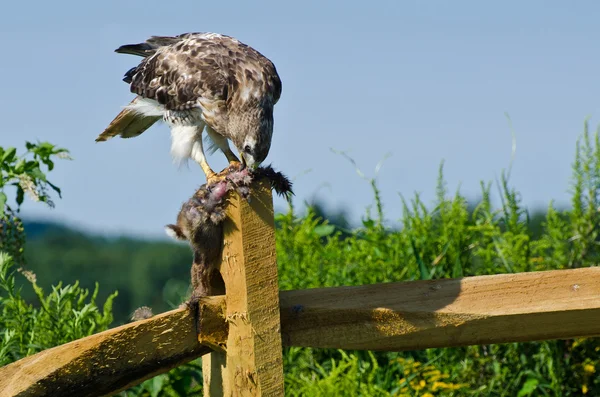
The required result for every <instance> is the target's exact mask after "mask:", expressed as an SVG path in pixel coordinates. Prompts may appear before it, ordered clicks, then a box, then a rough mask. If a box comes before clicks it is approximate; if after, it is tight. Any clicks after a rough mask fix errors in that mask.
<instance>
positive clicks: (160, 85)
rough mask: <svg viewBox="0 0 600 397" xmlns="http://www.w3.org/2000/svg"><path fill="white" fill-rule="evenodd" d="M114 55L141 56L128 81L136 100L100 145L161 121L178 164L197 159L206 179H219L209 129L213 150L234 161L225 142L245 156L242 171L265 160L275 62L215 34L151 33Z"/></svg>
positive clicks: (277, 89) (276, 90) (275, 92)
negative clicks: (208, 151) (207, 150)
mask: <svg viewBox="0 0 600 397" xmlns="http://www.w3.org/2000/svg"><path fill="white" fill-rule="evenodd" d="M115 52H118V53H123V54H133V55H139V56H142V57H144V59H143V60H142V61H141V62H140V64H139V65H138V66H136V67H134V68H132V69H131V70H129V71H128V72H127V73H126V74H125V77H124V78H123V80H124V81H125V82H126V83H129V84H130V90H131V92H133V93H135V94H137V96H136V97H135V98H134V99H133V101H132V102H131V103H130V104H129V105H128V106H126V107H125V108H124V109H123V111H122V112H121V113H119V115H118V116H117V117H116V118H115V119H114V120H113V121H112V122H111V123H110V125H109V126H108V128H106V130H105V131H104V132H103V133H102V134H100V135H99V136H98V138H97V139H96V141H97V142H101V141H106V140H108V139H109V138H112V137H114V136H117V135H118V136H121V137H122V138H131V137H135V136H138V135H140V134H141V133H143V132H144V131H145V130H147V129H148V128H149V127H150V126H152V124H154V123H155V122H157V121H159V120H161V119H162V120H164V121H165V122H166V123H167V124H168V125H169V127H170V129H171V154H172V156H173V157H174V159H176V160H179V161H183V160H187V159H188V158H192V159H193V160H195V161H196V162H198V163H199V164H200V166H201V167H202V169H203V170H204V173H205V174H206V176H207V179H208V180H211V179H214V178H216V174H215V172H214V171H213V170H212V169H211V168H210V166H209V165H208V163H207V162H206V158H205V155H204V148H203V145H202V132H203V131H204V130H205V129H206V132H207V134H208V137H209V138H210V140H212V143H214V147H213V148H214V150H216V148H219V149H221V150H222V151H223V153H224V154H225V156H226V157H227V159H228V160H229V162H230V163H234V162H238V161H239V159H238V158H237V157H236V155H235V154H234V153H233V152H232V151H231V149H230V148H229V143H228V139H230V140H231V141H232V142H233V144H234V145H235V147H236V148H237V149H238V151H239V152H240V155H241V157H242V164H243V166H245V165H248V166H249V167H251V168H255V167H257V166H258V165H260V163H261V162H263V161H264V159H265V157H267V154H268V153H269V148H270V146H271V137H272V134H273V107H274V105H275V104H276V103H277V101H278V100H279V97H280V95H281V80H280V79H279V75H278V74H277V70H276V69H275V65H273V63H272V62H271V61H270V60H269V59H267V58H266V57H264V56H263V55H262V54H261V53H259V52H258V51H256V50H255V49H253V48H251V47H249V46H248V45H246V44H244V43H241V42H240V41H238V40H237V39H235V38H233V37H229V36H225V35H221V34H216V33H186V34H182V35H179V36H174V37H166V36H152V37H151V38H149V39H148V40H146V42H144V43H140V44H128V45H124V46H121V47H119V48H117V49H116V50H115ZM214 150H213V151H214Z"/></svg>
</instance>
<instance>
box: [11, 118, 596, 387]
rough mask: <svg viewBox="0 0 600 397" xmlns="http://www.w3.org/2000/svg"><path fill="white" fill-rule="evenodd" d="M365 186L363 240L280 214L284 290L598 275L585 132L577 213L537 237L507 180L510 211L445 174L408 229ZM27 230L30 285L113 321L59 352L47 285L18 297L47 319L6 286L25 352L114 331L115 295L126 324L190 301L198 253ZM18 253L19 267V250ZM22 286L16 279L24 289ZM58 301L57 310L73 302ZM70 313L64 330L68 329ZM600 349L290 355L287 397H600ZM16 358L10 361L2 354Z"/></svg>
mask: <svg viewBox="0 0 600 397" xmlns="http://www.w3.org/2000/svg"><path fill="white" fill-rule="evenodd" d="M3 178H4V174H3ZM367 186H370V187H371V188H372V189H373V193H374V198H375V200H374V206H373V208H370V209H368V210H367V212H366V214H365V215H364V217H363V220H362V224H361V225H360V227H357V228H354V229H352V230H349V228H348V226H347V225H343V222H342V221H340V222H339V223H338V222H336V224H333V223H330V222H329V221H327V219H325V218H324V217H322V216H320V215H319V214H322V212H321V211H319V210H318V209H313V208H309V210H308V212H307V214H306V215H303V216H299V215H298V214H297V211H295V209H294V207H293V206H290V208H289V211H288V212H286V213H283V214H278V215H277V217H276V221H277V226H278V230H277V255H278V265H279V272H280V273H279V274H280V286H281V288H282V289H300V288H311V287H320V286H336V285H360V284H369V283H378V282H388V281H402V280H418V279H432V278H449V277H462V276H472V275H481V274H496V273H509V272H525V271H533V270H549V269H563V268H577V267H584V266H593V265H595V264H596V263H597V262H598V260H599V255H600V245H599V244H598V242H599V239H598V237H599V236H598V232H599V222H598V221H599V217H600V213H599V212H598V208H600V136H599V135H598V134H597V133H596V134H590V133H589V132H588V126H587V123H586V124H585V130H584V133H583V134H582V137H581V139H580V140H579V142H578V143H577V146H576V153H575V161H574V163H573V180H572V186H571V190H572V202H571V207H570V209H568V210H558V209H556V208H555V207H554V206H553V205H552V203H550V205H549V206H548V209H547V212H546V214H545V216H544V218H543V220H542V222H541V223H540V224H539V225H538V224H537V223H536V224H535V225H534V224H533V222H532V217H530V216H529V213H528V211H527V210H526V209H525V208H524V207H523V206H522V204H521V201H520V196H519V194H518V192H516V191H515V190H514V189H513V188H512V187H511V185H510V181H509V177H508V173H504V174H503V175H502V177H501V178H500V181H499V182H498V184H497V187H498V189H497V191H498V193H499V197H498V198H499V199H500V200H499V201H500V203H501V204H500V206H499V207H498V208H495V207H494V206H493V205H492V200H491V196H492V194H493V192H496V189H495V188H494V186H496V185H492V184H490V183H482V184H481V200H480V201H479V202H478V203H468V202H467V200H466V199H465V198H464V197H463V196H462V195H461V194H460V192H459V191H457V192H455V193H453V194H450V193H449V192H448V190H447V188H446V185H445V182H444V178H443V169H442V167H440V173H439V178H438V182H437V188H436V189H437V190H436V192H437V199H436V202H435V203H434V204H433V205H432V206H429V205H427V204H426V203H423V201H422V200H421V199H420V198H419V196H418V195H415V196H414V197H412V198H410V199H404V198H401V199H399V205H403V208H404V214H403V217H402V219H401V228H399V229H392V228H390V227H388V226H387V225H386V222H385V221H384V214H385V208H383V207H382V205H381V200H380V199H379V189H380V187H379V186H378V184H377V181H376V180H375V179H372V180H369V185H366V187H367ZM3 219H4V223H3V225H4V226H6V225H7V224H12V225H16V226H15V227H16V228H17V229H19V230H22V227H21V226H19V223H18V222H15V218H14V213H12V215H10V216H9V217H8V218H7V217H5V218H3ZM25 230H26V231H27V233H28V242H27V245H26V251H25V259H26V262H27V268H28V269H29V271H31V272H32V273H26V274H25V275H26V276H28V277H29V279H30V280H31V279H32V277H33V273H35V275H36V276H37V279H38V282H39V283H40V285H41V286H43V287H44V288H48V287H49V286H50V285H52V284H56V283H58V282H59V281H63V282H66V283H71V284H72V283H75V282H76V280H80V283H81V286H82V287H83V288H88V289H92V288H93V287H94V285H95V283H96V282H99V283H100V285H101V286H102V289H101V290H100V293H99V294H98V298H99V299H101V300H103V299H108V302H107V305H105V310H104V311H102V310H99V309H98V308H97V307H96V306H95V304H94V299H92V300H91V302H90V303H89V304H88V305H89V307H90V308H91V312H92V313H93V316H89V317H86V318H87V319H88V320H87V322H86V323H85V324H86V325H85V326H81V329H79V328H77V327H78V325H76V326H75V328H73V330H72V331H70V332H69V333H68V336H67V337H65V339H63V340H61V341H58V340H53V339H52V337H51V336H47V335H46V334H48V335H50V331H49V330H48V329H49V328H53V327H54V325H55V324H54V323H52V322H53V321H58V319H57V318H56V316H55V315H51V314H50V313H52V312H51V310H54V309H48V308H47V306H48V305H46V306H44V305H43V304H41V303H37V302H40V301H42V300H43V299H42V297H40V294H39V293H36V291H37V289H36V285H37V284H33V288H31V286H32V285H31V283H29V282H27V281H26V280H25V281H23V280H22V283H21V284H20V285H23V287H24V288H23V291H22V296H24V297H26V298H27V300H30V299H31V301H32V302H35V307H37V306H39V307H38V308H33V307H31V306H27V304H26V303H24V301H23V300H22V298H20V296H17V297H16V298H15V295H14V294H13V295H11V293H7V292H5V291H7V290H10V291H15V288H16V287H12V286H11V283H12V281H10V282H8V283H6V282H4V281H2V282H3V283H4V284H2V283H0V287H2V288H3V289H2V291H0V310H2V311H3V317H2V320H0V324H1V327H2V328H1V329H0V332H1V334H0V335H7V334H9V333H12V334H13V336H11V338H15V337H17V338H21V339H23V338H25V336H27V337H28V338H29V337H30V336H31V335H33V336H31V338H30V339H28V340H27V341H26V342H23V343H22V344H21V345H22V346H27V345H28V344H29V345H36V344H37V345H40V346H43V347H48V346H49V345H50V344H51V343H62V341H65V340H66V339H67V338H76V337H79V336H81V335H85V334H87V333H89V332H96V331H98V330H100V329H104V328H105V327H106V325H107V322H106V321H108V318H109V316H110V304H111V302H112V298H113V295H110V291H113V290H115V289H116V290H118V291H119V296H118V297H117V298H116V299H115V300H114V309H115V311H114V314H115V318H116V319H117V321H116V322H117V323H122V322H125V321H127V316H128V314H129V313H130V312H131V311H132V310H133V309H134V308H135V307H137V306H140V305H149V306H152V307H153V309H154V310H155V312H160V311H163V310H166V309H169V308H171V307H173V306H176V305H177V304H179V303H180V302H181V300H182V299H183V297H184V296H185V294H186V293H187V288H188V281H189V263H190V258H191V253H190V251H189V249H188V248H187V247H186V246H183V245H177V244H171V243H166V242H149V241H140V240H134V239H126V238H115V239H106V238H99V237H93V236H88V235H85V234H83V233H79V232H76V231H73V230H69V229H66V228H63V227H60V226H54V225H41V224H26V225H25ZM17 246H19V247H20V245H19V242H17ZM2 250H5V251H7V248H6V247H2ZM17 251H18V250H17ZM8 252H9V254H10V255H13V256H14V255H15V250H14V249H13V250H12V251H10V250H8ZM17 254H18V252H17ZM1 258H3V259H2V260H3V261H4V262H0V263H8V264H10V263H11V261H10V260H8V259H6V258H7V256H3V257H1ZM2 266H4V267H3V268H2V269H4V268H6V269H8V270H2V271H3V273H2V274H11V273H10V272H11V271H10V268H9V267H8V266H9V265H2ZM23 273H24V272H23V271H21V272H17V273H14V272H13V273H12V274H14V275H15V276H17V277H21V275H23ZM0 276H1V274H0ZM2 277H4V278H3V280H4V279H10V277H8V276H2ZM21 278H22V279H25V278H24V277H21ZM4 285H8V286H9V287H6V286H4ZM65 288H67V287H65ZM76 290H77V291H79V292H74V293H73V294H71V295H68V294H66V296H67V297H66V298H64V299H66V300H67V301H69V302H71V303H70V304H71V305H72V306H71V308H72V310H71V309H69V310H71V313H73V314H72V316H73V317H75V316H76V315H77V314H76V313H78V312H81V311H83V309H81V307H82V306H76V303H77V302H79V300H81V299H85V298H81V291H82V290H80V289H76ZM28 294H29V295H28ZM53 294H54V293H53ZM53 294H51V295H49V296H50V297H51V296H54V295H53ZM77 294H79V295H77ZM55 295H56V298H47V299H50V301H52V300H53V299H54V300H56V301H58V300H61V299H63V298H61V299H59V298H58V297H59V294H58V293H57V294H55ZM94 295H95V294H94ZM94 297H95V296H94ZM36 299H37V301H36ZM15 301H19V302H23V303H21V304H22V305H23V306H26V307H29V309H28V310H30V312H31V313H32V314H29V315H28V316H29V317H30V318H34V319H35V318H37V317H39V316H42V315H44V316H46V320H44V321H46V323H45V324H46V325H45V330H44V329H41V328H38V329H37V330H36V331H35V332H31V329H32V328H27V327H22V326H20V325H14V324H13V323H11V322H7V321H5V320H4V319H5V317H6V318H13V320H14V319H16V318H17V316H15V315H12V317H10V316H11V315H10V314H7V313H10V312H11V310H13V309H11V307H12V306H14V303H13V302H15ZM11 305H12V306H11ZM88 311H89V309H88ZM13 312H14V311H13ZM43 313H48V314H47V315H46V314H43ZM62 313H63V316H59V317H64V319H63V320H62V321H65V322H67V323H68V322H69V321H71V320H70V319H69V318H68V317H69V316H67V315H66V314H65V313H66V312H62ZM40 318H41V317H40ZM13 322H14V321H13ZM35 322H36V320H33V323H35ZM92 322H93V323H95V324H96V326H95V327H96V328H95V329H92V328H93V327H92V326H91V323H92ZM73 324H79V323H77V322H75V321H73ZM113 325H114V324H113ZM19 327H20V328H19ZM13 330H14V331H13ZM4 339H6V337H4ZM38 339H39V340H41V342H39V341H38ZM599 342H600V340H598V339H594V338H581V339H575V340H566V341H549V342H540V343H510V344H501V345H486V346H472V347H464V348H451V349H450V348H448V349H428V350H425V351H414V352H403V353H381V352H364V351H339V350H329V349H301V348H287V349H285V354H284V365H285V382H286V390H287V393H288V395H290V396H349V395H357V396H358V395H360V396H519V397H523V396H563V395H564V396H579V395H590V396H594V395H600V379H598V378H597V377H596V376H595V372H596V371H597V368H598V366H599V365H600V343H599ZM19 343H21V342H19ZM7 346H9V347H7ZM11 346H14V345H9V344H7V343H6V341H5V340H4V341H0V360H1V359H3V357H8V358H6V359H4V361H3V362H4V363H6V362H8V361H11V360H14V359H17V358H19V357H21V356H23V355H26V354H31V353H34V352H35V351H39V350H32V351H27V350H23V349H22V348H19V349H17V348H15V347H11ZM5 350H10V351H11V354H8V355H7V354H4V355H3V353H2V352H4V351H5ZM14 352H17V353H14ZM199 371H200V369H199V365H198V362H197V361H196V362H194V363H191V364H190V365H187V366H182V367H180V368H177V369H175V370H173V371H171V372H170V373H169V374H165V375H162V376H160V377H156V378H154V379H151V380H149V381H146V382H144V383H143V384H142V385H140V386H138V387H135V388H133V389H131V390H129V391H127V392H124V393H122V395H127V396H179V395H190V396H193V395H198V396H199V395H201V385H200V384H201V376H200V374H199Z"/></svg>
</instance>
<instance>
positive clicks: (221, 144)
mask: <svg viewBox="0 0 600 397" xmlns="http://www.w3.org/2000/svg"><path fill="white" fill-rule="evenodd" d="M206 133H207V134H208V136H209V137H210V139H211V140H212V141H213V142H214V143H215V145H217V147H218V148H219V149H221V151H222V152H223V154H225V157H227V161H229V165H235V166H239V164H240V159H238V158H237V156H236V155H235V154H233V152H232V151H231V149H230V148H229V142H228V141H227V138H225V137H224V136H223V135H221V134H219V133H218V132H216V131H215V130H213V129H212V128H210V127H209V126H206Z"/></svg>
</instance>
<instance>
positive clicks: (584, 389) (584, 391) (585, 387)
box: [581, 385, 588, 394]
mask: <svg viewBox="0 0 600 397" xmlns="http://www.w3.org/2000/svg"><path fill="white" fill-rule="evenodd" d="M581 392H582V393H583V394H587V392H588V387H587V385H583V386H581Z"/></svg>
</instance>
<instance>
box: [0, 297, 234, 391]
mask: <svg viewBox="0 0 600 397" xmlns="http://www.w3.org/2000/svg"><path fill="white" fill-rule="evenodd" d="M224 303H225V299H224V297H207V298H203V299H202V300H201V304H200V307H201V309H200V313H199V316H198V318H199V320H200V321H201V322H202V328H201V329H202V330H203V332H206V333H207V334H210V335H213V338H212V339H211V340H212V341H213V343H216V344H218V343H219V341H217V340H215V335H217V336H218V335H226V333H227V324H226V323H225V322H224V320H223V319H224ZM194 317H195V316H194V315H192V313H191V312H190V311H189V310H188V309H185V308H184V309H177V310H172V311H170V312H167V313H163V314H160V315H157V316H154V317H151V318H149V319H146V320H141V321H136V322H134V323H130V324H126V325H123V326H120V327H117V328H113V329H110V330H107V331H104V332H100V333H98V334H95V335H91V336H88V337H86V338H82V339H79V340H76V341H73V342H70V343H66V344H64V345H61V346H57V347H54V348H52V349H48V350H44V351H42V352H40V353H38V354H35V355H33V356H29V357H26V358H24V359H21V360H19V361H17V362H14V363H12V364H9V365H6V366H4V367H1V368H0V396H61V397H70V396H73V397H75V396H77V397H80V396H103V395H112V394H114V393H117V392H118V391H121V390H124V389H126V388H128V387H131V386H134V385H136V384H138V383H140V382H142V381H144V380H146V379H149V378H151V377H153V376H156V375H159V374H161V373H164V372H167V371H168V370H170V369H171V368H174V367H176V366H178V365H181V364H184V363H186V362H188V361H191V360H193V359H195V358H197V357H200V356H201V355H203V354H205V353H207V352H208V351H210V349H209V348H208V347H206V346H203V345H201V344H200V343H199V342H198V339H197V334H196V326H195V324H194V321H195V319H194ZM220 342H221V343H225V341H224V340H223V341H220Z"/></svg>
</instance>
